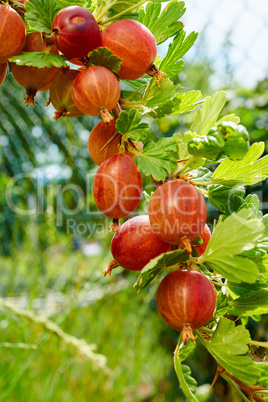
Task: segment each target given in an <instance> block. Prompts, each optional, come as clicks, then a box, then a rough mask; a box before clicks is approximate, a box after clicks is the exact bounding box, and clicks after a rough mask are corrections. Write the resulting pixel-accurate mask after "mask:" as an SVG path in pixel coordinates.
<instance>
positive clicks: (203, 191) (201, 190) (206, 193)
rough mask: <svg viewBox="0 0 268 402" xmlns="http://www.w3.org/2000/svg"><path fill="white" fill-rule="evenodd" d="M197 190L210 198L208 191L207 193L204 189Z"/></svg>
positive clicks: (198, 188)
mask: <svg viewBox="0 0 268 402" xmlns="http://www.w3.org/2000/svg"><path fill="white" fill-rule="evenodd" d="M196 189H197V190H198V191H199V192H200V193H201V194H204V195H205V196H206V197H208V191H207V190H203V189H202V188H200V187H196Z"/></svg>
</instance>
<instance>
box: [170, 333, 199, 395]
mask: <svg viewBox="0 0 268 402" xmlns="http://www.w3.org/2000/svg"><path fill="white" fill-rule="evenodd" d="M181 342H182V333H180V338H179V341H178V343H177V346H176V349H175V352H174V368H175V371H176V374H177V377H178V380H179V383H180V386H181V389H182V392H183V393H184V395H185V397H186V400H187V402H198V399H196V397H195V396H194V395H193V394H192V392H191V390H190V389H189V388H188V385H187V383H186V381H185V379H184V376H183V372H182V366H181V361H180V358H179V347H180V344H181Z"/></svg>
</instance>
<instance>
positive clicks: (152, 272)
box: [133, 249, 189, 292]
mask: <svg viewBox="0 0 268 402" xmlns="http://www.w3.org/2000/svg"><path fill="white" fill-rule="evenodd" d="M188 259H189V255H188V254H186V252H185V249H182V250H175V251H169V252H168V253H165V254H161V255H160V256H158V257H156V258H154V259H153V260H151V261H150V262H149V263H148V264H147V265H146V266H145V267H144V268H143V270H142V271H141V272H140V275H139V277H138V279H137V282H136V283H135V284H134V286H133V287H134V288H136V289H137V291H138V292H139V291H140V290H142V289H145V288H146V287H147V286H148V285H149V283H151V282H152V280H153V279H154V278H155V277H156V275H158V274H159V272H160V271H162V269H166V268H168V267H174V266H177V267H179V266H180V262H182V261H183V262H185V261H187V260H188Z"/></svg>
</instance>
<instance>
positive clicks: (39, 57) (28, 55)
mask: <svg viewBox="0 0 268 402" xmlns="http://www.w3.org/2000/svg"><path fill="white" fill-rule="evenodd" d="M65 60H66V57H65V56H60V55H58V54H52V53H44V52H22V53H21V54H19V55H17V56H13V57H11V58H10V59H9V61H10V62H12V63H16V64H18V65H19V66H32V67H38V68H44V67H52V66H54V67H59V68H61V67H67V63H66V61H65Z"/></svg>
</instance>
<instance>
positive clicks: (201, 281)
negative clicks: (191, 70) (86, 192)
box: [0, 0, 268, 401]
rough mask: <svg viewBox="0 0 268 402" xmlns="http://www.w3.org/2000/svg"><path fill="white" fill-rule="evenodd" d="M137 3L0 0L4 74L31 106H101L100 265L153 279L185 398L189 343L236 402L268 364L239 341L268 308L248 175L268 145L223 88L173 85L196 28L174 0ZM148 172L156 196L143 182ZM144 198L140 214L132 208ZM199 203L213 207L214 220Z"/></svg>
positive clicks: (263, 248)
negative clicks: (105, 243)
mask: <svg viewBox="0 0 268 402" xmlns="http://www.w3.org/2000/svg"><path fill="white" fill-rule="evenodd" d="M144 4H145V0H140V1H138V0H133V1H130V0H124V1H122V0H106V1H104V0H92V1H90V0H89V1H87V0H77V1H73V0H28V1H25V2H22V1H21V2H16V1H11V0H10V1H8V0H0V22H1V32H0V39H1V40H0V63H1V64H0V83H2V82H3V81H4V78H5V75H6V71H7V66H9V71H11V74H13V76H14V78H15V80H16V81H17V82H18V83H19V85H21V86H22V87H24V88H25V89H26V92H27V97H26V100H25V102H26V105H27V106H28V105H32V106H34V96H35V94H36V92H37V91H44V90H50V94H49V98H50V100H49V101H51V103H52V105H53V106H54V107H55V110H56V112H55V116H54V119H55V120H57V119H59V118H66V117H65V116H68V117H73V118H75V117H79V116H82V115H83V114H87V115H89V116H99V118H100V122H99V123H98V124H97V125H96V126H95V128H94V129H93V130H92V132H91V134H90V136H89V141H88V148H89V153H90V156H91V158H92V159H93V161H94V162H95V163H96V164H97V165H99V168H98V170H97V172H96V175H95V178H94V182H93V190H92V191H93V196H94V200H95V202H96V205H97V207H98V208H99V210H100V211H101V212H102V213H103V214H104V215H105V216H106V217H109V218H110V219H111V230H114V231H115V234H114V236H113V239H112V242H111V252H112V255H113V257H114V259H113V260H112V261H111V263H110V265H109V266H108V267H107V268H105V269H104V270H103V273H104V275H106V274H109V275H111V274H112V271H113V269H115V268H116V267H118V266H122V267H123V268H125V269H126V270H131V271H139V276H138V278H137V281H136V283H135V284H134V288H135V289H136V290H137V291H138V292H139V291H142V290H143V289H145V288H146V287H147V286H149V285H150V282H151V281H152V280H155V281H158V280H159V281H160V280H161V283H160V285H159V288H158V290H157V295H156V301H157V307H158V310H159V314H160V316H161V317H162V318H163V320H164V321H165V322H166V323H167V324H168V325H169V326H171V327H172V328H174V329H175V330H177V331H178V344H177V347H176V350H175V353H174V366H175V370H176V373H177V376H178V380H179V382H180V386H181V389H182V391H183V393H184V395H185V398H186V400H187V401H197V397H196V396H195V391H196V386H197V383H196V381H195V380H194V379H193V378H192V377H191V373H190V369H189V367H188V366H186V365H184V364H182V362H183V361H184V360H185V359H186V358H187V357H188V356H189V355H190V354H191V352H192V351H193V349H194V347H195V346H196V344H197V345H198V347H202V346H203V347H205V348H206V349H207V350H208V352H209V353H210V354H211V355H212V356H213V358H214V359H215V361H216V362H217V365H218V369H217V373H216V375H215V380H216V379H217V377H218V376H219V375H221V376H222V377H223V378H224V379H225V380H226V381H227V382H229V383H230V384H231V385H232V386H234V387H235V389H236V390H237V392H238V394H239V395H240V396H241V398H242V399H243V400H245V401H252V400H254V401H264V400H265V399H264V398H265V393H266V391H267V388H266V387H267V386H268V370H267V367H266V366H265V365H264V364H257V363H256V362H255V361H253V360H252V359H251V358H250V355H249V354H248V352H249V348H250V347H251V345H255V346H262V347H264V348H267V347H268V343H267V342H257V341H255V340H253V339H251V336H250V333H249V331H248V329H247V328H246V325H247V321H248V319H249V317H253V318H254V317H255V316H261V315H263V314H267V313H268V283H267V281H268V256H267V251H268V215H265V216H263V214H262V212H261V211H260V201H259V199H258V197H257V195H255V194H250V195H248V196H247V197H245V186H251V185H254V184H256V183H258V182H260V181H262V180H265V179H266V178H267V177H268V156H264V157H262V154H263V152H264V144H263V143H262V142H260V143H254V144H253V145H251V146H250V145H249V134H248V132H247V130H246V128H245V127H243V126H242V125H240V124H239V123H240V121H239V117H238V116H236V115H235V114H229V115H224V114H223V113H222V110H223V108H224V106H225V103H226V94H225V93H224V92H223V91H220V92H216V93H215V94H214V95H213V96H212V97H207V98H205V99H203V98H202V94H201V93H200V91H198V90H191V91H189V92H186V91H184V89H183V88H182V86H181V85H180V84H179V83H178V82H179V80H178V75H179V73H180V72H181V70H182V69H183V61H182V58H183V56H184V55H185V54H186V53H187V51H188V50H189V49H190V48H191V47H192V46H193V44H194V42H195V41H196V39H197V34H196V33H195V32H192V33H190V34H189V35H186V33H185V29H184V25H183V23H182V22H181V21H180V19H181V17H182V16H183V14H184V13H185V4H184V2H183V1H178V0H172V1H170V2H166V3H165V4H164V7H162V4H161V0H152V1H149V2H147V3H146V5H144ZM168 39H169V40H170V44H169V46H168V48H167V52H166V54H165V55H164V56H163V57H159V56H157V45H160V44H161V43H164V42H166V41H167V40H168ZM186 73H187V71H186ZM3 85H4V83H3ZM189 112H191V114H190V116H192V123H191V126H190V128H189V130H185V132H184V133H182V134H181V133H176V134H174V135H173V136H172V137H167V138H161V139H159V140H158V141H156V142H155V141H153V140H152V139H151V138H150V125H149V123H150V121H153V120H154V119H158V118H161V117H168V116H174V115H175V116H178V119H179V117H180V115H181V114H184V113H189ZM144 176H148V177H150V178H151V180H152V182H153V183H154V185H155V187H156V189H155V191H154V192H153V194H147V193H143V188H142V186H143V184H142V177H144ZM142 197H145V198H146V199H147V201H148V211H143V214H142V215H139V216H134V217H130V215H131V214H132V213H134V212H135V210H136V209H137V207H138V205H139V203H140V200H141V199H142ZM209 203H210V204H212V205H213V206H215V207H216V208H217V209H218V210H219V212H220V217H219V220H218V221H217V222H216V221H215V222H214V225H213V228H211V229H212V230H210V228H209V227H208V225H207V223H206V221H207V206H208V205H209ZM128 217H130V218H129V219H128V220H127V221H126V222H125V223H123V224H122V225H120V219H122V218H128ZM156 277H157V278H156ZM133 297H134V295H133ZM130 303H131V300H130ZM137 315H138V312H137ZM239 319H240V321H238V320H239ZM236 324H238V325H236Z"/></svg>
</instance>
